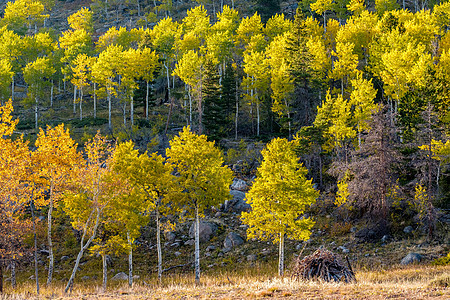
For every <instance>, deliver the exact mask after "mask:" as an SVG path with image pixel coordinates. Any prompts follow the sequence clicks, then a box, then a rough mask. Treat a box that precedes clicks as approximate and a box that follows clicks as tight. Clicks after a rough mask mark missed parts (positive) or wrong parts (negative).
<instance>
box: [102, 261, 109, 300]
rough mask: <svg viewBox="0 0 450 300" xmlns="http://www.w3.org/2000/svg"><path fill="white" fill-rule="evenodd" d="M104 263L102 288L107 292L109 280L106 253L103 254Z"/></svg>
mask: <svg viewBox="0 0 450 300" xmlns="http://www.w3.org/2000/svg"><path fill="white" fill-rule="evenodd" d="M102 263H103V272H102V273H103V282H102V288H103V292H106V282H107V281H108V272H107V271H108V265H107V263H106V254H102Z"/></svg>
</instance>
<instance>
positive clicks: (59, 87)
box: [58, 79, 61, 93]
mask: <svg viewBox="0 0 450 300" xmlns="http://www.w3.org/2000/svg"><path fill="white" fill-rule="evenodd" d="M58 93H61V79H58Z"/></svg>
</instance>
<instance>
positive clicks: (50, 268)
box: [47, 180, 55, 285]
mask: <svg viewBox="0 0 450 300" xmlns="http://www.w3.org/2000/svg"><path fill="white" fill-rule="evenodd" d="M52 212H53V180H51V182H50V204H49V208H48V217H47V220H48V223H47V226H48V228H47V241H48V252H49V259H50V260H49V263H48V276H47V285H50V284H51V283H52V277H53V264H54V262H55V260H54V257H53V242H52Z"/></svg>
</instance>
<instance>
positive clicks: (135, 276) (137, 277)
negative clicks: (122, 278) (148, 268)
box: [133, 275, 141, 280]
mask: <svg viewBox="0 0 450 300" xmlns="http://www.w3.org/2000/svg"><path fill="white" fill-rule="evenodd" d="M139 278H141V276H139V275H133V279H134V280H136V279H139Z"/></svg>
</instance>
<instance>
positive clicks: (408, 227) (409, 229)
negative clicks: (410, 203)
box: [403, 226, 414, 234]
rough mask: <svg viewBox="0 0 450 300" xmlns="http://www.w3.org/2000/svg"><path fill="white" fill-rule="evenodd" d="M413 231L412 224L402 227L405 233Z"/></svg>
mask: <svg viewBox="0 0 450 300" xmlns="http://www.w3.org/2000/svg"><path fill="white" fill-rule="evenodd" d="M413 231H414V228H413V227H412V226H406V227H405V228H403V232H404V233H406V234H410V233H411V232H413Z"/></svg>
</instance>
